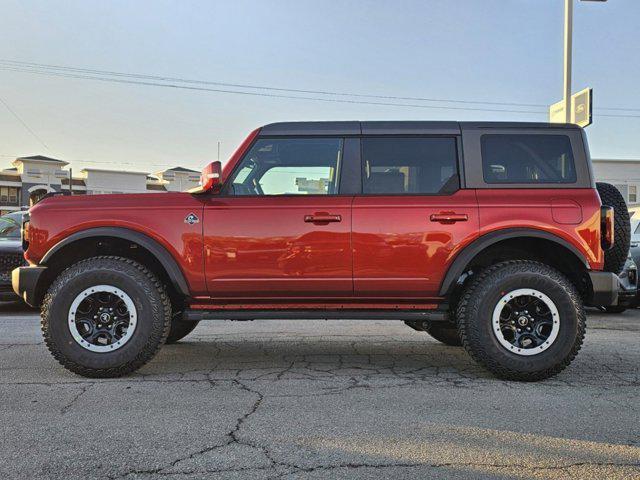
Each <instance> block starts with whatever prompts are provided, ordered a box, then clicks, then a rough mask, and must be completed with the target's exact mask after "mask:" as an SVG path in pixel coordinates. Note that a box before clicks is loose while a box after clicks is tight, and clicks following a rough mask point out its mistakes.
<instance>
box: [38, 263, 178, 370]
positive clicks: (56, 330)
mask: <svg viewBox="0 0 640 480" xmlns="http://www.w3.org/2000/svg"><path fill="white" fill-rule="evenodd" d="M102 284H108V285H113V286H114V287H117V288H119V289H121V290H123V291H124V292H126V294H127V295H129V297H130V298H131V300H132V301H133V303H134V305H135V308H136V311H137V326H136V329H135V331H134V333H133V336H132V337H131V339H130V340H129V341H128V342H127V343H126V344H125V345H123V346H122V347H120V348H118V349H117V350H115V351H113V352H107V353H96V352H92V351H89V350H86V349H85V348H83V347H82V346H80V345H79V344H78V343H77V342H76V341H75V340H74V338H73V337H72V335H71V333H70V331H69V327H68V326H67V318H68V314H69V308H70V307H71V304H72V302H73V300H74V298H75V297H76V296H77V295H79V294H80V292H82V291H83V290H85V289H86V288H87V287H90V286H92V285H102ZM170 326H171V303H170V301H169V296H168V295H167V292H166V290H165V288H164V286H163V285H162V283H161V282H160V281H159V280H158V278H157V277H156V276H155V275H154V274H153V273H151V272H150V271H149V270H148V269H147V268H146V267H144V266H143V265H141V264H140V263H138V262H135V261H133V260H130V259H127V258H122V257H116V256H99V257H92V258H88V259H86V260H81V261H79V262H78V263H76V264H74V265H72V266H70V267H69V268H67V269H66V270H64V271H63V272H62V273H61V274H60V275H59V276H58V278H56V279H55V280H54V282H53V284H52V285H51V287H50V288H49V290H48V292H47V294H46V295H45V297H44V300H43V303H42V313H41V328H42V334H43V335H44V341H45V344H46V345H47V347H48V348H49V350H50V351H51V353H52V354H53V356H54V358H55V359H56V360H58V362H59V363H60V364H61V365H62V366H63V367H65V368H66V369H68V370H71V371H72V372H75V373H77V374H78V375H82V376H84V377H91V378H107V377H121V376H123V375H127V374H129V373H131V372H133V371H135V370H137V369H139V368H140V367H142V366H143V365H144V364H145V363H147V362H148V361H149V360H151V359H152V358H153V357H154V355H155V354H156V353H157V352H158V350H159V348H160V347H161V346H162V345H163V344H164V343H165V340H166V338H167V335H168V334H169V328H170Z"/></svg>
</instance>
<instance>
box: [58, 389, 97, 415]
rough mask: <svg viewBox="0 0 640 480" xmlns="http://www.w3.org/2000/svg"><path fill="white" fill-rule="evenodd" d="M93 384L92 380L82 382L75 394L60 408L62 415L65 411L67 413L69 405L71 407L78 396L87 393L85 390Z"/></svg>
mask: <svg viewBox="0 0 640 480" xmlns="http://www.w3.org/2000/svg"><path fill="white" fill-rule="evenodd" d="M93 385H94V384H93V382H91V383H85V384H82V385H81V386H80V392H78V394H76V395H75V396H74V397H73V398H72V399H71V401H70V402H69V403H67V404H66V405H64V406H63V407H62V408H61V409H60V414H61V415H64V414H65V413H67V412H68V411H69V409H71V407H73V405H74V404H75V403H76V402H77V401H78V400H79V399H80V397H82V395H84V394H85V393H87V390H89V389H90V388H91V387H92V386H93Z"/></svg>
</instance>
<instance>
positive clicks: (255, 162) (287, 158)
mask: <svg viewBox="0 0 640 480" xmlns="http://www.w3.org/2000/svg"><path fill="white" fill-rule="evenodd" d="M341 157H342V139H340V138H279V139H260V140H258V141H257V142H256V143H255V144H254V145H253V146H252V147H251V149H250V150H249V152H248V153H247V154H246V155H245V157H244V158H243V160H242V162H241V164H240V165H239V166H238V168H237V169H236V170H235V172H234V174H233V175H232V177H231V180H230V189H229V193H230V194H232V195H238V196H252V195H254V196H256V195H332V194H336V193H338V172H339V169H340V160H341Z"/></svg>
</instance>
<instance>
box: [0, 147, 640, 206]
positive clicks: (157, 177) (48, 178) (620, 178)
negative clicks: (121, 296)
mask: <svg viewBox="0 0 640 480" xmlns="http://www.w3.org/2000/svg"><path fill="white" fill-rule="evenodd" d="M67 165H68V162H65V161H63V160H57V159H55V158H49V157H45V156H43V155H35V156H31V157H20V158H16V159H15V160H14V161H13V167H12V168H7V169H5V170H0V214H2V215H4V214H5V213H9V212H12V211H15V210H21V209H24V208H28V207H29V206H30V205H32V204H33V203H34V202H36V201H37V200H39V199H40V198H42V197H43V196H44V195H46V194H47V193H49V192H59V191H62V190H69V170H67V169H65V167H66V166H67ZM593 170H594V175H595V178H596V180H597V181H599V182H607V183H611V184H613V185H615V186H616V187H617V188H618V190H620V192H622V195H624V198H625V200H626V201H627V203H628V205H629V206H630V207H635V206H639V205H640V199H639V197H638V193H639V192H638V190H639V189H640V160H614V159H594V160H593ZM199 179H200V172H197V171H196V170H191V169H188V168H184V167H174V168H170V169H167V170H163V171H160V172H155V173H154V174H152V175H151V174H149V173H147V172H130V171H125V170H118V171H116V170H106V169H100V168H85V169H83V170H81V171H80V175H79V176H78V177H74V178H72V179H71V189H72V191H73V194H74V195H92V194H99V193H158V192H183V191H186V190H189V189H190V188H193V187H195V186H197V185H198V181H199Z"/></svg>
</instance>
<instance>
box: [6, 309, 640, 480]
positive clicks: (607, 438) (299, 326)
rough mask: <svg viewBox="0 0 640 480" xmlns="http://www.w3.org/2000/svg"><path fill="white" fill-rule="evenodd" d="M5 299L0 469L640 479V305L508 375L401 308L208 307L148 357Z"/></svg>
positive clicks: (601, 320)
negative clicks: (568, 361)
mask: <svg viewBox="0 0 640 480" xmlns="http://www.w3.org/2000/svg"><path fill="white" fill-rule="evenodd" d="M38 320H39V319H38V316H37V313H36V312H33V311H29V310H27V309H25V308H23V307H16V306H15V305H3V306H0V332H1V334H0V439H1V440H2V447H1V448H0V477H2V478H4V479H7V478H11V479H13V478H25V479H27V478H28V479H34V478H67V479H70V478H79V479H80V478H81V479H92V478H111V479H116V478H121V479H132V478H143V479H144V478H156V477H162V478H164V477H168V478H177V479H182V478H194V479H195V478H285V479H316V478H318V479H319V478H349V479H351V478H372V479H373V478H375V479H379V478H395V479H400V478H401V479H414V478H415V479H424V478H455V479H458V478H509V479H528V478H534V479H539V478H553V479H557V478H560V479H562V478H580V479H604V478H620V479H631V478H640V368H639V366H640V347H639V345H640V311H631V312H625V313H624V314H622V315H602V314H599V313H597V312H595V311H591V312H590V315H589V319H588V327H589V328H588V332H587V340H586V343H585V345H584V346H583V349H582V351H581V352H580V354H579V355H578V358H577V359H576V361H575V362H574V363H573V364H572V365H571V366H570V367H569V368H568V369H567V370H565V372H563V373H562V374H560V375H559V376H558V377H556V378H554V379H552V380H547V381H544V382H540V383H514V382H504V381H500V380H497V379H495V378H493V377H491V376H490V375H488V374H487V373H485V372H484V371H483V370H482V369H481V368H479V367H477V366H476V365H475V364H474V363H473V362H472V361H471V360H470V358H469V357H468V356H467V354H466V353H465V352H464V350H463V349H461V348H454V347H446V346H444V345H442V344H439V343H437V342H436V341H435V340H433V339H431V338H430V337H429V336H428V335H427V334H425V333H419V332H415V331H413V330H411V329H410V328H409V327H407V326H405V325H404V324H403V323H401V322H388V321H386V322H385V321H371V322H368V321H353V322H345V321H255V322H203V323H201V324H200V325H199V326H198V328H196V330H195V331H194V333H193V334H191V335H189V336H188V337H187V338H186V339H184V340H183V341H182V342H180V343H179V344H176V345H170V346H165V347H163V349H162V350H161V352H160V354H159V355H158V356H157V357H156V358H155V359H154V360H153V361H152V362H151V363H150V364H148V365H147V366H146V367H144V368H143V369H142V370H140V371H139V372H138V373H137V374H135V375H133V376H131V377H128V378H123V379H115V380H90V379H86V378H82V377H78V376H75V375H74V374H72V373H70V372H67V371H66V370H64V369H63V368H62V367H60V366H59V365H58V364H57V363H56V362H55V361H54V360H53V358H52V357H51V356H50V355H49V353H48V351H47V349H46V347H45V346H44V345H43V343H42V340H41V337H40V332H39V323H38Z"/></svg>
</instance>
